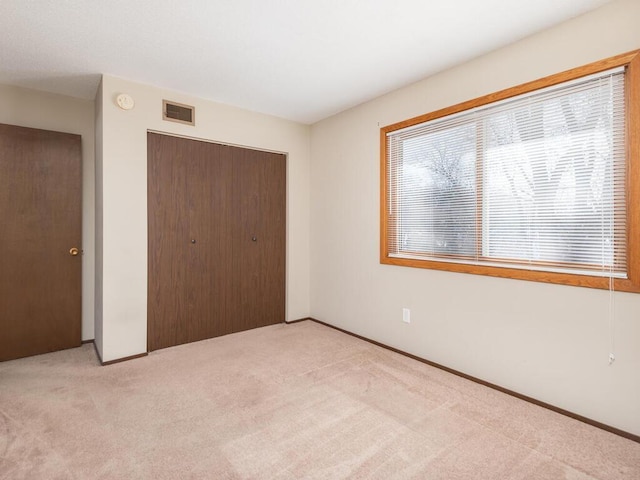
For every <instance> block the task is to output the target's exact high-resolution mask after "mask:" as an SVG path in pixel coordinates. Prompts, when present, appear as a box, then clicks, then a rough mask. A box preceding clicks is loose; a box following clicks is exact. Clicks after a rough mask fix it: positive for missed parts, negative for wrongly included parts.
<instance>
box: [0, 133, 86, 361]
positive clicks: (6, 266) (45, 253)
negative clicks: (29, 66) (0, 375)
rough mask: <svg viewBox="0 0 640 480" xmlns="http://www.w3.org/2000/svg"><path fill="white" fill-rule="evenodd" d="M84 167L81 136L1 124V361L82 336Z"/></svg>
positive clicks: (72, 343) (61, 345) (67, 345)
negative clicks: (81, 250)
mask: <svg viewBox="0 0 640 480" xmlns="http://www.w3.org/2000/svg"><path fill="white" fill-rule="evenodd" d="M81 168H82V153H81V137H80V136H79V135H72V134H67V133H59V132H50V131H45V130H36V129H32V128H24V127H16V126H12V125H3V124H0V220H1V222H2V230H1V232H2V233H0V360H10V359H14V358H20V357H26V356H29V355H37V354H40V353H46V352H52V351H55V350H62V349H65V348H71V347H77V346H79V345H80V343H81V269H82V261H81V252H80V251H79V249H80V248H81V221H82V217H81V216H82V204H81V198H82V176H81ZM72 249H78V250H77V254H75V255H74V253H76V250H72Z"/></svg>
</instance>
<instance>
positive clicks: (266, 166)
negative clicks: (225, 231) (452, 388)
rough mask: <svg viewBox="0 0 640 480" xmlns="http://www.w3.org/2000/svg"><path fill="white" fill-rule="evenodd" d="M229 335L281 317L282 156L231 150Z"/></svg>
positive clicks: (282, 300) (284, 196)
mask: <svg viewBox="0 0 640 480" xmlns="http://www.w3.org/2000/svg"><path fill="white" fill-rule="evenodd" d="M233 186H234V190H233V191H234V196H233V198H234V202H233V212H234V215H233V218H234V222H233V238H234V242H233V245H234V255H233V269H232V273H233V301H232V305H233V307H234V308H235V314H234V322H233V331H234V332H238V331H241V330H247V329H250V328H256V327H262V326H265V325H273V324H275V323H281V322H283V321H284V319H285V234H286V217H285V212H286V191H285V186H286V157H285V156H284V155H282V154H276V153H269V152H260V151H255V150H248V149H242V148H234V149H233Z"/></svg>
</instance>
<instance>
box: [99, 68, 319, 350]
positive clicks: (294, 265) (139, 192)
mask: <svg viewBox="0 0 640 480" xmlns="http://www.w3.org/2000/svg"><path fill="white" fill-rule="evenodd" d="M123 92H124V93H128V94H129V95H131V96H132V97H133V99H134V100H135V108H134V109H133V110H130V111H124V110H121V109H119V108H118V107H117V106H116V104H115V98H116V96H117V95H118V94H119V93H123ZM163 99H169V100H173V101H175V102H179V103H183V104H188V105H194V106H195V107H196V113H195V119H196V125H195V127H192V126H188V125H182V124H179V123H175V122H167V121H164V120H162V116H161V113H162V100H163ZM97 102H99V103H100V107H97V108H101V111H102V157H101V159H99V162H100V165H101V169H100V171H99V173H98V178H99V179H100V181H101V185H100V187H101V190H100V187H99V188H98V189H99V190H100V191H101V197H102V198H101V202H98V207H99V209H100V212H98V217H100V216H101V219H102V221H101V228H102V251H101V254H102V257H101V258H102V265H101V268H102V276H101V280H102V292H101V294H102V296H101V299H102V308H101V312H99V314H97V315H96V318H97V320H98V321H99V322H100V325H99V326H96V330H98V329H99V330H100V331H101V332H102V347H101V350H100V352H101V355H102V359H103V361H110V360H114V359H119V358H123V357H128V356H132V355H136V354H139V353H142V352H146V349H147V340H146V335H147V130H155V131H161V132H168V133H173V134H179V135H184V136H190V137H196V138H202V139H208V140H213V141H217V142H223V143H229V144H234V145H241V146H247V147H253V148H258V149H263V150H272V151H278V152H284V153H287V155H288V156H287V301H286V316H287V320H295V319H298V318H304V317H307V316H309V279H310V273H309V258H310V255H309V229H310V225H309V215H308V213H309V162H310V128H309V127H308V126H305V125H300V124H297V123H294V122H289V121H286V120H282V119H278V118H275V117H271V116H267V115H262V114H257V113H253V112H248V111H246V110H241V109H238V108H235V107H230V106H226V105H221V104H216V103H213V102H209V101H205V100H202V99H198V98H193V97H189V96H186V95H181V94H179V93H176V92H171V91H167V90H163V89H160V88H156V87H153V86H149V85H142V84H139V83H133V82H130V81H127V80H124V79H121V78H116V77H112V76H108V75H105V76H103V78H102V91H101V92H99V98H98V99H97Z"/></svg>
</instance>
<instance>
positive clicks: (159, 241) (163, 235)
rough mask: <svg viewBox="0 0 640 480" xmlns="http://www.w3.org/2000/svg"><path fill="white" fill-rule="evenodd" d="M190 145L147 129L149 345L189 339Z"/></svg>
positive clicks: (167, 345)
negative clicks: (187, 321)
mask: <svg viewBox="0 0 640 480" xmlns="http://www.w3.org/2000/svg"><path fill="white" fill-rule="evenodd" d="M190 150H191V148H190V145H189V144H185V143H184V142H183V141H182V140H181V139H179V138H175V137H169V136H164V135H157V134H153V133H148V134H147V174H148V188H147V200H148V202H147V211H148V213H147V214H148V236H149V238H148V245H149V247H148V248H149V253H148V293H147V295H148V300H147V303H148V305H147V323H148V327H147V347H148V349H149V350H157V349H159V348H165V347H170V346H172V345H178V344H181V343H185V342H186V341H187V331H186V328H184V326H183V324H184V323H185V322H186V319H187V318H188V317H189V315H190V312H189V303H188V302H189V299H188V292H189V288H190V287H189V285H188V282H189V268H188V265H189V262H190V254H191V248H190V245H189V244H188V243H187V242H188V241H189V239H188V237H189V234H190V232H189V210H190V204H189V198H188V197H187V180H188V178H189V158H190V153H191V152H190Z"/></svg>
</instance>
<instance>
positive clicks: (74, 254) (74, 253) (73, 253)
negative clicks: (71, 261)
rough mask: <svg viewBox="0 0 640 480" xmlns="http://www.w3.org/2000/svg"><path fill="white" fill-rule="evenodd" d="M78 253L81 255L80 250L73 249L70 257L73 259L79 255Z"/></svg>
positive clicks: (70, 251)
mask: <svg viewBox="0 0 640 480" xmlns="http://www.w3.org/2000/svg"><path fill="white" fill-rule="evenodd" d="M78 253H80V250H78V249H77V248H76V247H73V248H72V249H70V250H69V255H71V256H72V257H75V256H76V255H78Z"/></svg>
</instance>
